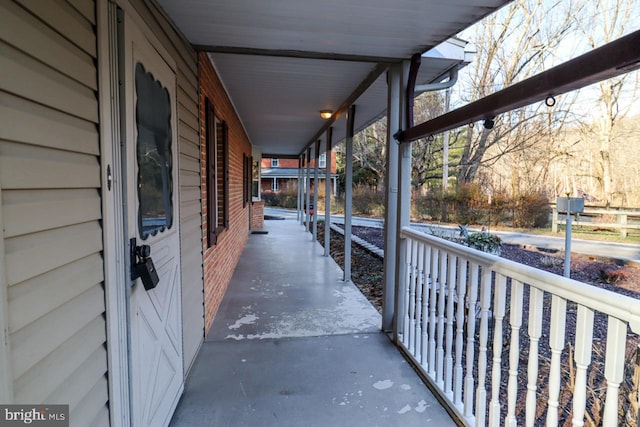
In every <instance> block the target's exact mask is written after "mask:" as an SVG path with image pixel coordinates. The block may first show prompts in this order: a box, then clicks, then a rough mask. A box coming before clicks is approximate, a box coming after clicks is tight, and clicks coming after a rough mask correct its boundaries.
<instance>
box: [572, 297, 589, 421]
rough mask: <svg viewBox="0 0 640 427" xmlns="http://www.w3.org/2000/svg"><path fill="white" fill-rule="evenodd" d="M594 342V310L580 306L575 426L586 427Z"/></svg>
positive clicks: (577, 339) (576, 352)
mask: <svg viewBox="0 0 640 427" xmlns="http://www.w3.org/2000/svg"><path fill="white" fill-rule="evenodd" d="M592 340H593V310H592V309H590V308H587V307H584V306H582V305H579V306H578V319H577V321H576V350H575V354H574V356H573V358H574V360H575V361H576V382H575V387H574V392H573V419H572V420H571V423H572V425H574V426H583V425H584V410H585V408H586V406H587V368H588V367H589V364H590V363H591V351H592V349H591V343H592Z"/></svg>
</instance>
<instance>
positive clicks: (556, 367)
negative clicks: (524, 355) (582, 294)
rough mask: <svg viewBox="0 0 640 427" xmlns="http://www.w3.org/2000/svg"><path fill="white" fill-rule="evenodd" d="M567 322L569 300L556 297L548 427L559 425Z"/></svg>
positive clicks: (552, 335) (550, 339) (550, 338)
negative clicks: (562, 360) (561, 375)
mask: <svg viewBox="0 0 640 427" xmlns="http://www.w3.org/2000/svg"><path fill="white" fill-rule="evenodd" d="M566 320H567V300H565V299H564V298H560V297H559V296H556V295H554V296H553V298H552V299H551V331H550V334H549V347H550V348H551V368H550V369H549V403H548V405H547V406H548V409H547V426H548V427H553V426H557V425H558V406H559V404H560V403H559V401H558V400H559V398H560V384H561V380H560V373H561V356H562V350H563V349H564V331H565V327H566V326H565V325H566Z"/></svg>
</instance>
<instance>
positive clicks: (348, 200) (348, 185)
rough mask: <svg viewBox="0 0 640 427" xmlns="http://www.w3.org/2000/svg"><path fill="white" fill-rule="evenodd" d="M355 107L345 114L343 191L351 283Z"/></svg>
mask: <svg viewBox="0 0 640 427" xmlns="http://www.w3.org/2000/svg"><path fill="white" fill-rule="evenodd" d="M355 116H356V106H355V105H352V106H351V107H349V110H348V112H347V139H346V141H345V144H346V150H345V151H346V154H345V157H346V161H347V164H346V168H345V169H346V170H345V183H344V187H345V191H344V281H345V282H350V281H351V211H352V208H353V203H352V197H353V124H354V120H355Z"/></svg>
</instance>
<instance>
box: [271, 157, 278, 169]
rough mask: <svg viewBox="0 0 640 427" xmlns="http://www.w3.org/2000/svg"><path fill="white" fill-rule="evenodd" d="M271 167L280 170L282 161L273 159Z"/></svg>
mask: <svg viewBox="0 0 640 427" xmlns="http://www.w3.org/2000/svg"><path fill="white" fill-rule="evenodd" d="M271 167H272V168H279V167H280V159H271Z"/></svg>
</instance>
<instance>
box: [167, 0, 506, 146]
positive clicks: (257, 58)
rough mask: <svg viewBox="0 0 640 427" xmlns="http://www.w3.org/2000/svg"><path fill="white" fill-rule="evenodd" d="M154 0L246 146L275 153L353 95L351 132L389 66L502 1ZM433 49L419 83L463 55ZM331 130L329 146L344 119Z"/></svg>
mask: <svg viewBox="0 0 640 427" xmlns="http://www.w3.org/2000/svg"><path fill="white" fill-rule="evenodd" d="M157 1H158V3H159V4H160V6H161V7H162V8H163V9H164V10H165V11H166V13H167V14H168V15H169V17H170V18H171V19H172V20H173V21H174V23H175V24H176V26H177V27H178V28H179V30H180V31H181V32H182V33H183V34H184V35H185V36H186V37H187V39H188V40H189V41H190V42H191V43H192V44H193V45H194V46H196V48H197V49H200V50H204V51H207V52H209V53H210V58H211V59H212V61H213V63H214V65H215V67H216V69H217V71H218V73H219V75H220V78H221V80H222V81H223V83H224V85H225V87H226V89H227V91H228V92H229V96H230V97H231V100H232V102H233V103H234V105H235V107H236V109H237V111H238V114H239V115H240V118H241V120H242V122H243V124H244V126H245V129H246V131H247V133H248V135H249V138H250V140H251V142H252V144H254V145H256V146H258V147H260V148H261V149H262V151H263V153H269V154H273V155H278V156H287V155H298V154H299V153H300V152H301V151H303V150H304V148H305V147H306V146H307V145H308V144H309V143H310V142H313V140H314V138H315V137H316V136H317V135H318V133H319V132H320V131H321V130H322V129H323V126H325V125H326V122H325V120H323V119H321V118H320V116H319V111H320V110H323V109H329V110H333V111H337V110H339V109H340V108H341V107H344V106H345V105H346V104H347V103H348V102H347V100H349V99H350V97H352V95H353V94H354V93H355V94H357V95H358V97H357V99H355V101H354V104H355V105H356V114H355V117H356V129H358V130H359V129H362V128H364V127H365V126H366V125H368V124H369V123H371V122H372V121H373V120H374V119H375V118H377V117H379V116H380V115H381V114H382V113H383V112H384V110H385V108H386V75H385V74H386V73H384V67H385V66H386V65H388V64H390V63H393V62H398V61H400V60H408V59H409V58H411V56H412V55H413V54H415V53H423V52H425V51H427V50H429V49H431V48H433V47H435V46H436V45H438V44H440V43H442V42H444V41H445V40H447V39H449V38H450V37H452V36H454V35H455V34H457V33H458V32H460V31H461V30H463V29H464V28H466V27H468V26H469V25H471V24H473V23H475V22H476V21H478V20H479V19H481V18H482V17H483V16H485V15H487V14H489V13H491V12H493V11H494V10H496V9H497V8H499V7H501V6H503V5H504V4H506V3H508V2H509V0H447V1H446V2H445V1H442V0H393V1H389V0H324V1H320V0H297V1H292V0H269V1H265V0H233V1H231V0H226V1H225V0H157ZM454 44H455V43H454ZM449 47H451V46H449ZM454 48H455V46H454ZM454 50H455V49H454ZM459 50H460V49H458V51H459ZM449 52H450V51H449ZM442 53H444V52H442ZM430 54H431V56H432V58H431V59H428V58H423V61H422V66H421V71H420V75H419V78H418V83H429V82H433V81H434V80H436V79H437V78H438V77H441V75H442V74H443V73H446V71H447V70H448V69H450V68H451V67H454V66H457V64H458V63H459V62H460V61H461V60H460V59H459V58H452V57H451V54H450V53H444V56H446V58H433V56H442V55H440V52H436V53H434V52H430ZM372 73H374V76H373V77H375V78H372V75H371V74H372ZM363 83H367V84H369V86H368V88H367V89H366V90H363ZM358 88H360V89H358ZM342 116H344V115H342ZM333 128H334V130H333V135H334V137H333V141H334V144H335V142H337V141H340V140H342V139H344V137H345V132H346V126H345V119H344V117H340V116H337V117H336V118H335V123H334V124H333ZM322 139H324V137H322Z"/></svg>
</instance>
